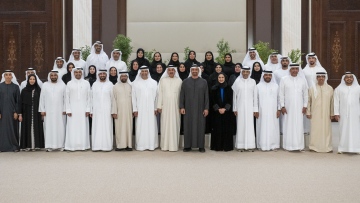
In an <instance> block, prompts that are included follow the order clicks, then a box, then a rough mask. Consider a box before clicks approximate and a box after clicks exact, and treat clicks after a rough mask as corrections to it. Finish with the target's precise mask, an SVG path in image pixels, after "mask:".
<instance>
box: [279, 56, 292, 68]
mask: <svg viewBox="0 0 360 203" xmlns="http://www.w3.org/2000/svg"><path fill="white" fill-rule="evenodd" d="M283 59H287V60H289V65H288V68H289V66H290V64H292V61H291V58H290V57H288V56H281V57H280V61H279V63H280V68H282V65H281V61H282V60H283Z"/></svg>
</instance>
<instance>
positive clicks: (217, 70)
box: [215, 65, 222, 73]
mask: <svg viewBox="0 0 360 203" xmlns="http://www.w3.org/2000/svg"><path fill="white" fill-rule="evenodd" d="M215 71H216V72H217V73H220V72H221V71H222V68H221V66H220V65H217V66H216V67H215Z"/></svg>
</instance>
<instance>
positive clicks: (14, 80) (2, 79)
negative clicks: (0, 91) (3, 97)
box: [0, 70, 19, 86]
mask: <svg viewBox="0 0 360 203" xmlns="http://www.w3.org/2000/svg"><path fill="white" fill-rule="evenodd" d="M8 72H10V73H11V75H12V79H11V82H12V83H14V84H15V85H18V86H19V83H18V82H17V79H16V77H15V74H14V72H12V71H10V70H5V72H4V73H3V74H2V75H1V81H0V83H3V82H5V73H8Z"/></svg>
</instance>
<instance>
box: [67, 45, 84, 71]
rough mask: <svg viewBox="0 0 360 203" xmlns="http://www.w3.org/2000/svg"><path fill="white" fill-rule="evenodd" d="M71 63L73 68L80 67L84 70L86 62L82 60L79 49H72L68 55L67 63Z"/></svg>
mask: <svg viewBox="0 0 360 203" xmlns="http://www.w3.org/2000/svg"><path fill="white" fill-rule="evenodd" d="M70 62H71V63H73V64H74V66H75V67H81V68H83V69H85V67H86V62H85V61H84V60H83V59H82V52H81V49H78V48H74V49H73V50H72V52H71V54H70V57H69V61H68V63H70Z"/></svg>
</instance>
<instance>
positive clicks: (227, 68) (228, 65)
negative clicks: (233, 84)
mask: <svg viewBox="0 0 360 203" xmlns="http://www.w3.org/2000/svg"><path fill="white" fill-rule="evenodd" d="M226 56H230V58H231V60H230V61H229V62H226V61H225V63H224V66H223V72H224V73H225V74H226V75H227V76H229V77H230V75H232V74H234V73H235V71H234V67H235V64H234V63H233V62H232V55H231V54H230V53H227V54H225V57H226Z"/></svg>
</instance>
